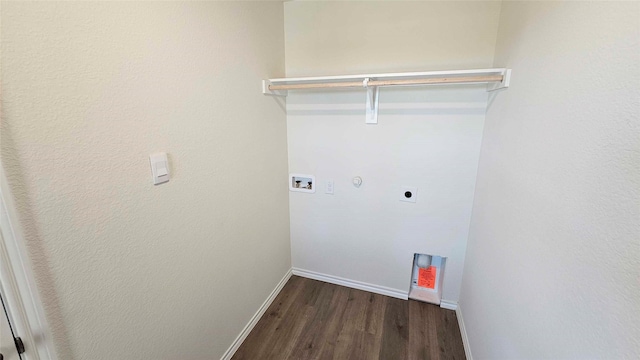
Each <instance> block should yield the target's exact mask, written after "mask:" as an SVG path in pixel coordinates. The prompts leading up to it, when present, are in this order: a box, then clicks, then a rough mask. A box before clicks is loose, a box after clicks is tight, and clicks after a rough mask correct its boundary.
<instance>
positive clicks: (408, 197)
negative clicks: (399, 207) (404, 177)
mask: <svg viewBox="0 0 640 360" xmlns="http://www.w3.org/2000/svg"><path fill="white" fill-rule="evenodd" d="M417 199H418V188H417V187H412V186H403V187H401V188H400V201H406V202H412V203H414V202H416V200H417Z"/></svg>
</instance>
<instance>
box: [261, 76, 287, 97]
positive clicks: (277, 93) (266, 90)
mask: <svg viewBox="0 0 640 360" xmlns="http://www.w3.org/2000/svg"><path fill="white" fill-rule="evenodd" d="M269 85H271V81H269V80H262V94H263V95H268V96H280V97H286V96H287V94H288V92H287V90H271V89H269Z"/></svg>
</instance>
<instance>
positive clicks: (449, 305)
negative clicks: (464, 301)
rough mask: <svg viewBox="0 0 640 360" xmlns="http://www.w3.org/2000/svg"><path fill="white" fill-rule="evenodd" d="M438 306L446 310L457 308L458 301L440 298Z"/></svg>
mask: <svg viewBox="0 0 640 360" xmlns="http://www.w3.org/2000/svg"><path fill="white" fill-rule="evenodd" d="M440 307H441V308H443V309H448V310H457V309H458V303H457V302H455V301H448V300H440Z"/></svg>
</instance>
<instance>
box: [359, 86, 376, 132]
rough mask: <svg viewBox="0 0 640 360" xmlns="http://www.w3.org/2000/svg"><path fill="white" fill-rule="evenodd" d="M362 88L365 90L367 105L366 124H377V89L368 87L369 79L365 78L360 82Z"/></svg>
mask: <svg viewBox="0 0 640 360" xmlns="http://www.w3.org/2000/svg"><path fill="white" fill-rule="evenodd" d="M362 86H363V87H364V88H365V89H367V104H366V118H365V123H366V124H377V123H378V93H379V87H377V86H369V78H365V79H364V81H363V82H362Z"/></svg>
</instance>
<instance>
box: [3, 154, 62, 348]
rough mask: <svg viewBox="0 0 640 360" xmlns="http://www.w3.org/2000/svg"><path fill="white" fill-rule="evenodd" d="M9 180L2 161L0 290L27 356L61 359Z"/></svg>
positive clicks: (10, 319)
mask: <svg viewBox="0 0 640 360" xmlns="http://www.w3.org/2000/svg"><path fill="white" fill-rule="evenodd" d="M19 224H20V223H19V222H18V216H17V213H16V211H15V207H14V205H13V199H12V197H11V193H10V191H9V184H8V182H7V179H6V177H5V174H4V167H3V166H2V164H1V163H0V231H1V232H2V233H1V235H2V236H0V291H1V292H2V294H3V299H5V302H6V305H7V308H8V311H9V321H11V324H12V326H14V330H15V332H16V336H19V337H20V338H21V339H22V341H23V342H24V344H25V349H26V351H25V353H23V354H22V359H23V360H57V357H56V355H55V351H54V347H53V339H52V337H51V332H50V330H49V327H48V324H47V320H46V317H45V313H44V308H43V307H42V303H41V301H40V297H39V294H38V289H37V287H36V282H35V278H34V276H33V273H32V267H31V261H30V259H29V256H28V253H27V249H26V246H25V243H24V237H23V235H22V232H21V231H20V227H19Z"/></svg>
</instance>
